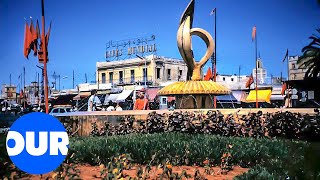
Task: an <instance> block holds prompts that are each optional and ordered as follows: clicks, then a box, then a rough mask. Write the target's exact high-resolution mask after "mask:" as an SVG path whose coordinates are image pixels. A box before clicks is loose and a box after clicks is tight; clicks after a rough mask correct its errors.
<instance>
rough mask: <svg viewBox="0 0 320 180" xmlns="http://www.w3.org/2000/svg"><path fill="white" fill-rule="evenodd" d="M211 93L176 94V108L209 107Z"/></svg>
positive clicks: (211, 105) (211, 99) (211, 97)
mask: <svg viewBox="0 0 320 180" xmlns="http://www.w3.org/2000/svg"><path fill="white" fill-rule="evenodd" d="M213 98H214V96H213V95H209V94H208V95H204V94H201V95H179V96H176V109H211V108H214V106H213Z"/></svg>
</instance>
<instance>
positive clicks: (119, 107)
mask: <svg viewBox="0 0 320 180" xmlns="http://www.w3.org/2000/svg"><path fill="white" fill-rule="evenodd" d="M116 111H122V107H121V106H120V105H119V103H117V106H116Z"/></svg>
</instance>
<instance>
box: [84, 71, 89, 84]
mask: <svg viewBox="0 0 320 180" xmlns="http://www.w3.org/2000/svg"><path fill="white" fill-rule="evenodd" d="M84 77H85V78H86V83H88V79H87V73H85V74H84Z"/></svg>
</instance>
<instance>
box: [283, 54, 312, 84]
mask: <svg viewBox="0 0 320 180" xmlns="http://www.w3.org/2000/svg"><path fill="white" fill-rule="evenodd" d="M298 58H299V56H290V57H289V62H288V63H289V64H288V66H289V80H302V79H304V76H305V73H306V71H307V68H306V67H305V66H302V67H299V65H298V64H297V62H298Z"/></svg>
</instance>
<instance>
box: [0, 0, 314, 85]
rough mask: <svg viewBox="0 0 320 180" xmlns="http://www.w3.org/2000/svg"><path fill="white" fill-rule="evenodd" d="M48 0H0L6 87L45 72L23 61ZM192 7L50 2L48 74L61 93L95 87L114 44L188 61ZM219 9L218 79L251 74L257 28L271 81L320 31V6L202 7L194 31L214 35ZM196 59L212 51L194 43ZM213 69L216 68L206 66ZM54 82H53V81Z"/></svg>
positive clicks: (205, 2)
mask: <svg viewBox="0 0 320 180" xmlns="http://www.w3.org/2000/svg"><path fill="white" fill-rule="evenodd" d="M40 2H41V1H40V0H28V1H26V0H22V1H21V0H0V23H1V26H0V34H1V36H0V40H1V42H2V43H1V48H0V62H1V66H2V68H1V71H0V83H1V84H3V83H9V74H10V73H11V74H12V83H16V84H17V83H18V82H19V81H18V76H19V74H20V73H22V70H23V67H24V66H25V67H26V72H27V73H26V83H27V84H29V83H30V82H31V81H35V80H36V72H40V71H39V69H38V68H37V67H36V65H39V63H38V60H37V58H36V57H33V56H32V55H30V56H29V60H27V59H25V58H24V56H23V38H24V23H25V20H24V18H27V19H28V20H29V17H30V16H32V17H33V19H34V20H35V19H39V20H41V3H40ZM188 3H189V1H188V0H153V1H149V0H135V1H129V0H108V1H106V0H90V1H89V0H46V1H45V13H46V29H48V26H49V22H50V20H52V21H53V23H52V30H51V36H50V42H49V59H50V61H49V63H48V75H52V74H53V72H54V71H55V72H56V73H57V74H60V75H61V77H65V76H68V78H66V79H61V88H62V87H64V88H71V87H72V70H75V76H76V77H75V83H76V84H78V83H82V82H84V81H85V73H87V75H88V80H89V81H91V80H94V77H95V76H94V73H95V66H96V62H97V61H105V49H106V43H107V42H108V41H109V40H122V39H127V38H134V37H141V36H150V35H152V34H154V35H155V36H156V43H157V49H158V52H157V55H160V56H166V57H173V58H180V54H179V51H178V48H177V43H176V33H177V29H178V25H179V19H180V16H181V14H182V12H183V11H184V9H185V8H186V6H187V4H188ZM213 8H217V60H218V67H217V69H218V73H223V74H235V73H238V67H239V65H241V74H250V73H251V71H252V68H253V67H254V65H255V63H254V58H255V53H254V52H255V50H254V43H252V41H251V31H252V27H253V26H254V25H256V26H257V34H258V50H259V52H260V55H261V58H262V60H263V65H264V67H265V68H266V69H267V71H268V76H270V75H271V74H273V75H274V76H280V72H281V71H282V72H283V74H284V75H286V74H287V73H286V65H285V64H283V63H282V58H283V56H284V55H285V52H286V49H287V48H288V49H289V55H300V54H301V48H302V47H303V46H305V45H307V44H308V43H309V42H310V41H309V40H308V37H309V36H310V35H311V34H312V33H315V29H316V28H319V27H320V21H319V18H320V6H319V5H318V4H317V1H316V0H259V1H257V0H196V2H195V16H194V21H193V27H199V28H202V29H205V30H207V31H208V32H210V33H211V34H212V36H214V16H209V14H210V12H211V10H212V9H213ZM193 48H194V54H195V58H196V59H200V58H201V57H202V55H203V54H204V52H205V44H204V42H202V41H201V40H200V39H199V38H197V37H195V38H193ZM208 66H211V65H210V64H209V63H208V64H207V66H206V67H208ZM52 80H53V79H52V77H51V76H50V77H49V81H50V82H51V81H52Z"/></svg>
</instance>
